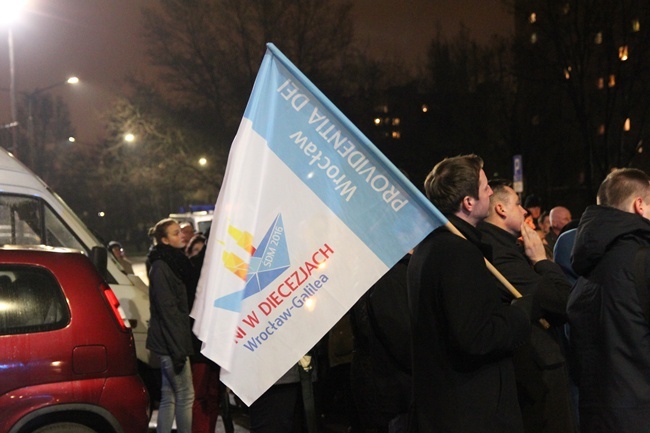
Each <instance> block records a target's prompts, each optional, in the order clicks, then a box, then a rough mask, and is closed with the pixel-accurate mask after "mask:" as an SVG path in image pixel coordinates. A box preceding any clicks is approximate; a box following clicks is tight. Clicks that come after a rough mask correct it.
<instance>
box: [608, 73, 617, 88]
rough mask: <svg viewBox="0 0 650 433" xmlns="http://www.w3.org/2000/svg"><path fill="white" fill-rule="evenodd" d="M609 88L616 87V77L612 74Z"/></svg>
mask: <svg viewBox="0 0 650 433" xmlns="http://www.w3.org/2000/svg"><path fill="white" fill-rule="evenodd" d="M607 86H608V87H614V86H616V75H614V74H612V75H610V76H609V82H608V83H607Z"/></svg>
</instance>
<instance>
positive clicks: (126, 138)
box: [124, 132, 135, 143]
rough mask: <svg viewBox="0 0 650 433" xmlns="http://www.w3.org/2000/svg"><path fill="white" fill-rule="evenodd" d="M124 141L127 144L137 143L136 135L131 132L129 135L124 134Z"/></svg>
mask: <svg viewBox="0 0 650 433" xmlns="http://www.w3.org/2000/svg"><path fill="white" fill-rule="evenodd" d="M124 141H126V142H127V143H133V142H134V141H135V135H133V134H131V133H130V132H129V133H128V134H124Z"/></svg>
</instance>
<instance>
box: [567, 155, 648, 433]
mask: <svg viewBox="0 0 650 433" xmlns="http://www.w3.org/2000/svg"><path fill="white" fill-rule="evenodd" d="M597 200H598V205H597V206H589V207H587V209H586V210H585V212H584V214H583V215H582V218H581V219H580V225H579V226H578V233H577V236H576V241H575V245H574V248H573V255H572V259H571V261H572V264H573V269H574V270H575V271H576V273H577V274H578V275H579V276H580V277H579V278H578V281H576V284H575V285H574V286H573V290H572V291H571V294H570V295H569V303H568V306H567V312H568V315H569V323H570V324H571V344H572V345H573V347H574V349H575V352H576V354H577V356H578V367H579V374H578V386H579V388H580V431H581V432H584V433H592V432H617V433H641V432H647V431H649V430H650V325H649V324H648V323H649V319H650V311H649V310H650V293H649V292H648V276H650V251H648V247H649V246H650V221H648V219H649V218H650V177H648V175H646V174H645V173H644V172H642V171H641V170H637V169H632V168H625V169H620V170H616V171H614V172H612V173H610V174H609V175H608V176H607V177H606V178H605V180H604V181H603V183H602V184H601V186H600V188H599V189H598V195H597Z"/></svg>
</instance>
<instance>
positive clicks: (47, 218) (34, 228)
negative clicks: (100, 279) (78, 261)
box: [0, 194, 87, 252]
mask: <svg viewBox="0 0 650 433" xmlns="http://www.w3.org/2000/svg"><path fill="white" fill-rule="evenodd" d="M0 244H5V245H6V244H8V245H39V244H43V245H49V246H53V247H66V248H74V249H78V250H81V251H86V252H87V250H86V248H84V246H83V245H82V244H81V242H80V241H79V240H78V239H77V238H76V237H75V236H74V234H73V233H72V232H71V231H70V229H69V228H68V226H66V225H65V224H64V223H63V221H62V220H61V218H59V216H58V215H56V214H55V213H54V211H53V210H52V209H51V208H50V207H49V206H47V205H46V204H45V202H43V200H41V199H40V198H38V197H29V196H21V195H13V194H3V195H0Z"/></svg>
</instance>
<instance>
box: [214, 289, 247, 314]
mask: <svg viewBox="0 0 650 433" xmlns="http://www.w3.org/2000/svg"><path fill="white" fill-rule="evenodd" d="M242 300H243V297H242V291H241V290H240V291H238V292H235V293H231V294H229V295H226V296H222V297H220V298H217V299H216V300H215V301H214V306H215V308H222V309H224V310H229V311H233V312H235V313H238V312H239V311H241V302H242Z"/></svg>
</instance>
